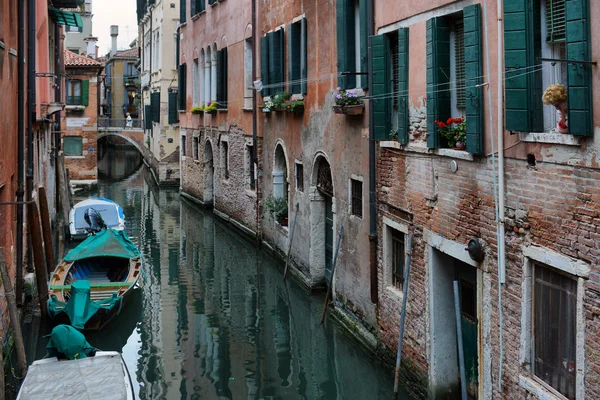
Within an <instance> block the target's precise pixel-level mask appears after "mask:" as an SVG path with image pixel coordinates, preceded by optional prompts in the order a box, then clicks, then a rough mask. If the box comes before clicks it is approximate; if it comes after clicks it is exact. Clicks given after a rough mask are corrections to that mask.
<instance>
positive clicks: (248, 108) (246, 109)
mask: <svg viewBox="0 0 600 400" xmlns="http://www.w3.org/2000/svg"><path fill="white" fill-rule="evenodd" d="M242 111H249V112H252V111H253V109H252V107H242Z"/></svg>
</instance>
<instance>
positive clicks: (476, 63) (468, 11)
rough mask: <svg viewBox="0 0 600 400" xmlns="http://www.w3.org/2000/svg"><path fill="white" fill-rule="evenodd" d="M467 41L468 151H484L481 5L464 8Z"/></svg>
mask: <svg viewBox="0 0 600 400" xmlns="http://www.w3.org/2000/svg"><path fill="white" fill-rule="evenodd" d="M463 21H464V29H465V34H464V42H465V52H464V53H465V84H466V94H465V101H466V107H465V108H466V114H467V115H466V117H467V151H468V152H469V153H473V154H481V153H483V89H482V87H481V86H478V85H481V83H482V82H483V78H482V77H483V63H482V59H483V57H482V54H481V47H482V46H481V6H480V5H479V4H473V5H471V6H467V7H465V8H464V9H463Z"/></svg>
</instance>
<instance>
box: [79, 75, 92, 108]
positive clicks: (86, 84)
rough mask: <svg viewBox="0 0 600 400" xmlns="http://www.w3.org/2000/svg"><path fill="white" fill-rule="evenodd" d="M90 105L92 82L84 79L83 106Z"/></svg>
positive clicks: (82, 86)
mask: <svg viewBox="0 0 600 400" xmlns="http://www.w3.org/2000/svg"><path fill="white" fill-rule="evenodd" d="M88 104H90V81H88V80H87V79H84V80H82V81H81V105H82V106H87V105H88Z"/></svg>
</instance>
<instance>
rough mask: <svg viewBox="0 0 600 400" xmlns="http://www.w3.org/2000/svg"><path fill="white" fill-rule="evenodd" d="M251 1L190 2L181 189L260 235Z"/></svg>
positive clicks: (183, 12) (185, 24)
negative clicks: (253, 127)
mask: <svg viewBox="0 0 600 400" xmlns="http://www.w3.org/2000/svg"><path fill="white" fill-rule="evenodd" d="M250 5H251V2H250V1H243V2H241V3H238V4H236V3H234V2H227V1H223V2H216V1H212V0H209V1H206V0H198V1H192V2H191V3H189V2H187V3H186V2H185V1H182V2H181V5H180V7H181V8H180V24H179V38H180V45H179V48H180V50H179V77H180V83H181V84H180V87H179V89H178V96H179V100H178V104H179V105H178V107H177V108H178V109H179V113H178V118H179V125H180V133H181V135H180V149H181V151H180V154H181V184H180V186H181V192H182V193H184V194H185V195H186V196H189V197H192V198H193V199H194V200H196V201H198V202H200V203H202V204H207V205H212V206H213V208H214V210H215V212H216V213H218V214H219V215H221V216H222V217H223V218H226V219H227V220H229V221H230V222H232V223H233V224H235V225H236V226H238V227H239V228H240V229H243V230H244V231H246V232H247V233H249V234H250V235H252V236H256V235H257V234H258V232H259V231H260V218H261V216H260V205H259V202H258V196H259V192H260V190H259V184H257V180H260V179H261V178H260V177H258V179H257V174H256V173H255V172H254V167H253V165H254V163H253V162H252V159H253V154H254V153H253V152H254V149H253V147H254V146H255V145H256V146H257V149H256V151H257V153H258V154H260V153H261V152H262V149H261V146H262V141H261V140H260V139H259V140H257V141H256V143H255V141H253V139H252V92H251V90H250V89H249V88H250V86H251V85H252V75H251V71H252V46H253V44H252V29H253V28H252V25H251V11H252V10H251V7H250Z"/></svg>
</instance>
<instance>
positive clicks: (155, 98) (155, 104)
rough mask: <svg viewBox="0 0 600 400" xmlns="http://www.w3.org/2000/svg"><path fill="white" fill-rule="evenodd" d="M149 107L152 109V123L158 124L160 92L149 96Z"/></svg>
mask: <svg viewBox="0 0 600 400" xmlns="http://www.w3.org/2000/svg"><path fill="white" fill-rule="evenodd" d="M150 106H151V107H152V122H156V123H160V92H154V93H151V94H150Z"/></svg>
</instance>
